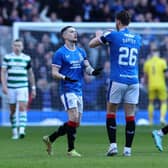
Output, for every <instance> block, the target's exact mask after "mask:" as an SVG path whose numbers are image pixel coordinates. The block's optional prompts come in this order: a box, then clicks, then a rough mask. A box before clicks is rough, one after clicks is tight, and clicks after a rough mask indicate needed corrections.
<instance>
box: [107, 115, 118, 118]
mask: <svg viewBox="0 0 168 168" xmlns="http://www.w3.org/2000/svg"><path fill="white" fill-rule="evenodd" d="M106 118H116V115H115V114H107V115H106Z"/></svg>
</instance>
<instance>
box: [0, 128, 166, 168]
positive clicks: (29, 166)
mask: <svg viewBox="0 0 168 168" xmlns="http://www.w3.org/2000/svg"><path fill="white" fill-rule="evenodd" d="M155 128H160V127H155ZM55 129H56V128H55V127H27V136H26V138H25V139H21V140H11V139H10V138H11V129H10V128H9V127H1V128H0V168H127V167H128V168H165V167H167V165H168V136H165V137H164V139H163V145H164V151H163V152H159V151H158V150H157V149H156V148H155V146H154V143H153V139H152V137H151V131H152V129H154V127H145V126H143V127H137V129H136V136H135V139H134V145H133V150H132V156H131V157H123V156H122V150H123V146H124V129H125V128H124V127H122V126H120V127H118V132H117V140H118V147H119V154H118V155H117V156H114V157H106V156H105V153H106V151H107V149H108V140H107V136H106V129H105V126H97V127H96V126H89V127H85V126H83V127H80V128H79V129H78V135H77V140H76V150H77V151H78V152H80V153H81V154H82V157H81V158H70V157H68V156H67V154H66V148H67V145H66V137H60V139H58V140H57V141H56V142H55V144H54V156H48V155H47V153H46V151H45V146H44V144H43V142H42V136H43V135H46V134H49V133H52V132H53V131H54V130H55Z"/></svg>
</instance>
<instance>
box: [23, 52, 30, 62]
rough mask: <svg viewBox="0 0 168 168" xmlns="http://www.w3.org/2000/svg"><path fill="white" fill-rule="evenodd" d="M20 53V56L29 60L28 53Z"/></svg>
mask: <svg viewBox="0 0 168 168" xmlns="http://www.w3.org/2000/svg"><path fill="white" fill-rule="evenodd" d="M21 54H22V57H23V58H24V59H25V60H28V61H29V60H31V57H30V55H28V54H25V53H21Z"/></svg>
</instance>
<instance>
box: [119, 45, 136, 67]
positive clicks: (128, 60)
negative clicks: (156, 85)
mask: <svg viewBox="0 0 168 168" xmlns="http://www.w3.org/2000/svg"><path fill="white" fill-rule="evenodd" d="M119 53H120V54H119V60H118V63H119V64H120V65H126V66H127V65H129V66H135V64H136V61H137V54H138V50H137V49H136V48H128V47H120V48H119Z"/></svg>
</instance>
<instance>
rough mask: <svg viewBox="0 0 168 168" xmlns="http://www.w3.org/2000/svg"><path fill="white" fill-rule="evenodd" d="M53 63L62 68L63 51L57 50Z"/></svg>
mask: <svg viewBox="0 0 168 168" xmlns="http://www.w3.org/2000/svg"><path fill="white" fill-rule="evenodd" d="M52 65H55V66H57V67H58V68H60V67H61V66H62V53H61V52H58V51H57V52H55V54H54V55H53V58H52Z"/></svg>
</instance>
